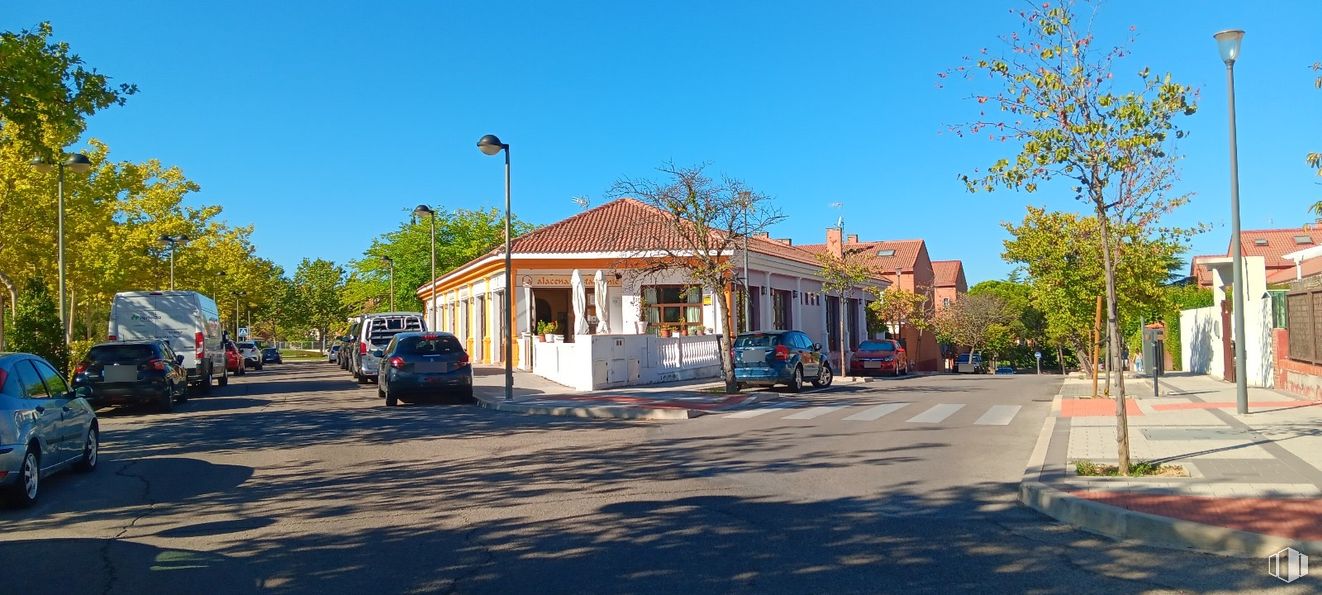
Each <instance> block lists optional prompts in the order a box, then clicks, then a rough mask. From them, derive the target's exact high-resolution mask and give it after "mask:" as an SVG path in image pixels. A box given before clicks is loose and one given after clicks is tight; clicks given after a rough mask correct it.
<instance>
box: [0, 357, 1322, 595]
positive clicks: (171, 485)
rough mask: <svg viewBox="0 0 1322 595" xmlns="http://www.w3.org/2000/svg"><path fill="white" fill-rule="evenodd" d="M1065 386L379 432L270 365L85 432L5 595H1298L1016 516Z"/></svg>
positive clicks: (339, 400) (485, 417) (957, 384)
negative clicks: (1036, 450)
mask: <svg viewBox="0 0 1322 595" xmlns="http://www.w3.org/2000/svg"><path fill="white" fill-rule="evenodd" d="M1057 385H1058V381H1056V380H1053V379H1052V378H1051V377H1033V376H1018V377H990V376H980V377H968V376H963V377H953V376H940V377H927V378H908V379H899V380H887V381H885V382H878V383H870V384H867V385H862V386H849V387H838V388H834V389H830V390H825V391H815V392H808V393H804V394H801V395H783V398H782V399H780V400H779V401H772V402H770V403H766V404H760V405H758V407H759V408H770V409H771V410H769V411H765V412H760V411H757V410H749V411H747V412H738V413H730V414H719V415H712V416H706V417H702V418H698V419H694V420H688V421H680V422H611V421H601V420H580V419H575V418H555V417H539V416H522V415H516V414H508V413H501V412H495V411H490V410H486V409H480V408H477V407H473V406H468V405H457V404H442V405H420V406H406V407H400V408H394V409H387V408H386V407H384V406H383V404H382V403H381V402H380V401H378V400H377V399H376V395H375V393H376V391H375V387H374V386H366V387H363V386H359V385H357V384H355V383H354V382H353V380H352V379H351V378H349V377H348V376H347V375H346V374H345V373H343V372H341V371H340V370H339V369H338V368H336V367H334V366H332V365H328V364H315V363H299V364H288V365H283V366H269V367H268V368H267V369H266V370H265V371H263V372H259V373H250V374H249V375H248V376H245V377H243V378H237V379H234V382H233V383H232V384H231V386H230V387H227V388H226V389H223V390H221V391H219V392H218V394H216V395H215V396H210V397H201V398H195V399H193V400H191V401H190V402H189V403H187V404H185V405H182V406H180V407H179V408H178V409H176V412H174V413H171V414H155V413H151V412H145V411H120V410H106V411H102V412H100V416H101V423H102V428H103V435H102V440H103V443H104V446H103V452H102V460H101V466H100V468H99V469H98V470H97V471H95V472H94V473H92V474H83V475H80V474H65V475H60V476H57V477H54V478H51V479H50V480H48V481H47V482H45V484H44V489H45V492H44V494H43V495H42V498H43V499H42V501H41V502H40V503H39V504H38V505H37V506H36V507H34V508H30V509H26V510H12V509H5V510H0V525H2V526H3V527H4V531H3V533H0V560H3V561H5V562H6V563H5V567H6V570H7V572H6V573H5V574H6V577H5V579H4V581H3V583H0V584H2V585H3V586H0V593H22V594H34V595H35V594H43V593H52V594H58V595H77V594H81V593H98V594H119V593H135V594H136V593H190V594H194V593H266V592H270V593H403V592H440V593H886V592H908V593H913V592H940V593H947V592H963V591H986V592H1016V593H1025V592H1041V593H1052V592H1070V593H1128V592H1162V591H1168V590H1169V591H1198V592H1212V591H1218V590H1219V591H1224V592H1244V591H1251V590H1258V589H1279V590H1280V591H1281V592H1308V587H1309V584H1308V583H1306V582H1304V581H1301V582H1300V583H1295V584H1294V585H1288V586H1287V585H1283V584H1281V583H1278V582H1276V580H1275V579H1272V578H1270V577H1267V576H1266V574H1265V564H1264V563H1262V562H1261V561H1257V560H1234V559H1229V558H1220V557H1216V556H1210V555H1203V554H1193V553H1187V552H1177V551H1170V550H1162V549H1150V548H1144V547H1138V546H1134V545H1129V544H1119V543H1116V542H1113V541H1110V540H1109V539H1106V538H1102V537H1096V536H1092V535H1089V534H1086V533H1082V532H1079V531H1075V530H1071V529H1069V528H1067V527H1063V526H1061V525H1059V524H1056V523H1054V522H1052V521H1050V520H1049V519H1047V518H1045V517H1042V516H1040V515H1038V514H1037V513H1035V512H1032V511H1030V510H1027V509H1025V508H1023V507H1020V506H1019V505H1017V504H1016V503H1015V501H1014V495H1015V492H1016V489H1017V484H1018V481H1019V478H1020V476H1021V474H1022V472H1023V468H1024V463H1025V462H1026V460H1027V458H1028V456H1029V453H1030V451H1031V450H1032V447H1033V444H1034V441H1035V440H1036V437H1037V433H1038V430H1039V429H1040V427H1041V424H1042V420H1043V417H1044V416H1045V415H1046V414H1047V411H1048V409H1049V406H1050V399H1051V396H1052V395H1053V394H1055V391H1056V388H1057ZM956 405H958V407H955V406H956ZM1012 409H1013V411H1012ZM1301 583H1302V584H1301ZM1314 586H1315V584H1314Z"/></svg>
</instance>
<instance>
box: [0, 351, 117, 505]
mask: <svg viewBox="0 0 1322 595" xmlns="http://www.w3.org/2000/svg"><path fill="white" fill-rule="evenodd" d="M84 390H85V389H79V392H75V391H74V390H73V389H70V388H69V383H68V382H65V380H64V376H63V375H62V374H60V373H59V372H56V371H55V368H54V366H51V365H50V362H47V361H46V360H44V359H42V358H40V357H38V356H35V355H31V354H28V353H6V354H3V355H0V490H3V491H4V492H5V495H6V496H8V497H9V500H10V502H12V503H13V504H15V505H17V506H29V505H31V504H32V503H33V502H36V501H37V495H38V494H39V493H40V487H41V479H42V478H44V477H46V476H48V475H50V474H52V473H55V472H56V471H60V470H62V469H65V468H67V467H74V468H77V469H79V470H82V471H91V470H93V469H95V468H96V459H97V451H98V449H99V446H100V444H99V443H98V438H99V436H98V426H97V422H96V412H95V411H93V409H92V406H91V405H89V404H88V403H87V400H86V399H85V398H83V397H84V394H83V392H82V391H84Z"/></svg>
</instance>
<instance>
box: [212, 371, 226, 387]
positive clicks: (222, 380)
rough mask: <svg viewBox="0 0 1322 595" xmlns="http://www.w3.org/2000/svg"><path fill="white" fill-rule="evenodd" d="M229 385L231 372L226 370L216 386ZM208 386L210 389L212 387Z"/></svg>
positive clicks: (221, 374)
mask: <svg viewBox="0 0 1322 595" xmlns="http://www.w3.org/2000/svg"><path fill="white" fill-rule="evenodd" d="M229 383H230V371H229V370H225V371H223V372H221V373H220V378H219V379H218V380H216V386H226V385H228V384H229ZM207 386H208V387H209V386H211V385H210V384H207Z"/></svg>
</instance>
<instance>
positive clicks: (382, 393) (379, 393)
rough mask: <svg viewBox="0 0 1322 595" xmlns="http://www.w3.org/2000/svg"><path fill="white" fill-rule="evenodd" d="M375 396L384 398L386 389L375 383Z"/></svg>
mask: <svg viewBox="0 0 1322 595" xmlns="http://www.w3.org/2000/svg"><path fill="white" fill-rule="evenodd" d="M376 398H378V399H384V398H386V389H384V388H381V386H380V385H377V387H376Z"/></svg>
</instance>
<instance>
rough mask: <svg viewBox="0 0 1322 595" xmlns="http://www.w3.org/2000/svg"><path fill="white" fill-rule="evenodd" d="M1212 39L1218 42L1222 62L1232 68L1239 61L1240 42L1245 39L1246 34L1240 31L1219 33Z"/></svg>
mask: <svg viewBox="0 0 1322 595" xmlns="http://www.w3.org/2000/svg"><path fill="white" fill-rule="evenodd" d="M1212 38H1213V39H1215V40H1216V49H1217V50H1218V51H1220V52H1221V61H1222V62H1225V63H1226V66H1231V65H1233V64H1234V63H1235V60H1238V59H1239V42H1240V40H1242V39H1244V32H1243V31H1241V30H1239V29H1226V30H1225V31H1218V32H1217V33H1215V34H1214V35H1212Z"/></svg>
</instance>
